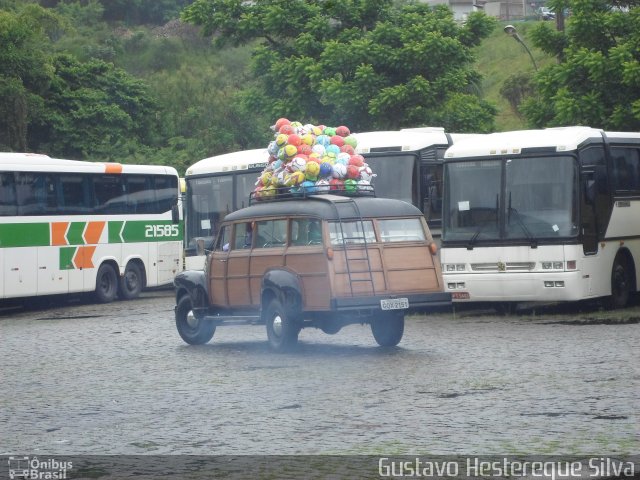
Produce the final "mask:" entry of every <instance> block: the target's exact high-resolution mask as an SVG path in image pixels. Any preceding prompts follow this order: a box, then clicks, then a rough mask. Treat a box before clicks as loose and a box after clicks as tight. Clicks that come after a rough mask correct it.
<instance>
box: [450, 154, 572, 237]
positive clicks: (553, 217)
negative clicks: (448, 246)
mask: <svg viewBox="0 0 640 480" xmlns="http://www.w3.org/2000/svg"><path fill="white" fill-rule="evenodd" d="M445 171H446V174H445V176H446V185H445V208H446V212H447V215H445V220H446V221H445V228H444V230H443V240H445V241H465V242H468V243H469V244H470V246H473V244H475V243H476V242H479V241H483V240H496V239H509V240H516V239H517V240H523V241H532V242H533V241H536V240H537V239H548V238H558V237H571V236H575V235H577V233H578V231H577V230H578V227H577V210H578V206H577V199H578V195H577V185H578V181H577V177H578V172H577V163H576V161H575V159H574V158H572V157H569V156H566V157H520V158H515V159H506V160H479V161H471V162H469V161H465V162H451V163H448V164H447V165H446V166H445ZM503 178H504V181H503Z"/></svg>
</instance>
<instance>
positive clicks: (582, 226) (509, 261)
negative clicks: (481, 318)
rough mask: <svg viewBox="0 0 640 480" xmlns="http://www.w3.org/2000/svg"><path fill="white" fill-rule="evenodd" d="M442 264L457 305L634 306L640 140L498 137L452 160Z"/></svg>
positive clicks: (577, 133)
mask: <svg viewBox="0 0 640 480" xmlns="http://www.w3.org/2000/svg"><path fill="white" fill-rule="evenodd" d="M443 205H444V214H443V220H444V221H443V230H442V249H441V250H440V260H441V262H442V273H443V276H444V280H445V287H446V291H448V292H450V293H451V294H452V297H453V299H454V301H466V302H498V303H500V304H502V303H503V302H510V303H511V306H513V305H514V304H515V303H517V302H523V303H528V302H557V301H575V300H582V299H591V298H599V297H609V299H610V300H611V302H610V303H611V304H612V306H615V307H621V306H624V305H626V304H627V302H628V301H629V298H630V296H631V295H632V294H633V293H635V292H637V291H638V274H639V273H640V270H639V269H640V222H639V219H640V133H631V132H604V131H602V130H598V129H594V128H589V127H563V128H548V129H544V130H528V131H514V132H502V133H493V134H490V135H485V136H481V137H476V138H473V139H470V140H465V141H462V142H458V143H455V144H454V145H453V146H451V147H450V148H449V149H448V150H447V152H446V154H445V164H444V199H443Z"/></svg>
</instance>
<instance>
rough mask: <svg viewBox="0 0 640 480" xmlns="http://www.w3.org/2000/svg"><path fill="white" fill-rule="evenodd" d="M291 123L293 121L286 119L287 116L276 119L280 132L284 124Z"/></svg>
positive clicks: (277, 130)
mask: <svg viewBox="0 0 640 480" xmlns="http://www.w3.org/2000/svg"><path fill="white" fill-rule="evenodd" d="M290 123H291V122H290V121H289V120H288V119H286V118H279V119H278V120H277V121H276V132H279V131H280V128H281V127H282V126H283V125H289V124H290Z"/></svg>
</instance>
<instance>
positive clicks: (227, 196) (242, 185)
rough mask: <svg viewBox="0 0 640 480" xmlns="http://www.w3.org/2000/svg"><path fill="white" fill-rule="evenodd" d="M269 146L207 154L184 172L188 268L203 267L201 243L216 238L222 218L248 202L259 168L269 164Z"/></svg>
mask: <svg viewBox="0 0 640 480" xmlns="http://www.w3.org/2000/svg"><path fill="white" fill-rule="evenodd" d="M268 160H269V154H268V153H267V149H266V148H258V149H254V150H244V151H240V152H233V153H226V154H224V155H216V156H214V157H209V158H205V159H203V160H200V161H199V162H196V163H194V164H193V165H192V166H191V167H189V168H188V169H187V171H186V174H185V183H186V197H185V203H184V208H185V268H186V269H187V270H201V269H203V268H204V254H203V252H202V249H201V248H198V244H200V245H203V246H205V247H208V246H209V245H211V243H212V242H213V237H214V236H215V234H216V230H217V228H218V224H219V222H221V221H222V219H223V218H224V217H225V215H226V214H227V213H231V212H233V211H235V210H238V209H240V208H243V207H246V206H248V204H249V194H250V193H251V192H252V191H253V189H254V188H255V183H256V180H257V179H258V176H259V175H260V172H262V170H264V167H266V166H267V164H268Z"/></svg>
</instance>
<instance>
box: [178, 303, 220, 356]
mask: <svg viewBox="0 0 640 480" xmlns="http://www.w3.org/2000/svg"><path fill="white" fill-rule="evenodd" d="M176 328H177V329H178V333H179V334H180V337H181V338H182V340H184V341H185V342H187V343H188V344H189V345H203V344H205V343H207V342H208V341H209V340H211V339H212V338H213V334H214V333H216V326H215V324H214V323H213V322H211V321H209V320H203V319H200V318H198V317H196V316H195V315H194V313H193V307H192V306H191V297H189V295H184V296H183V297H182V298H181V299H180V300H179V301H178V305H177V306H176Z"/></svg>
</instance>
